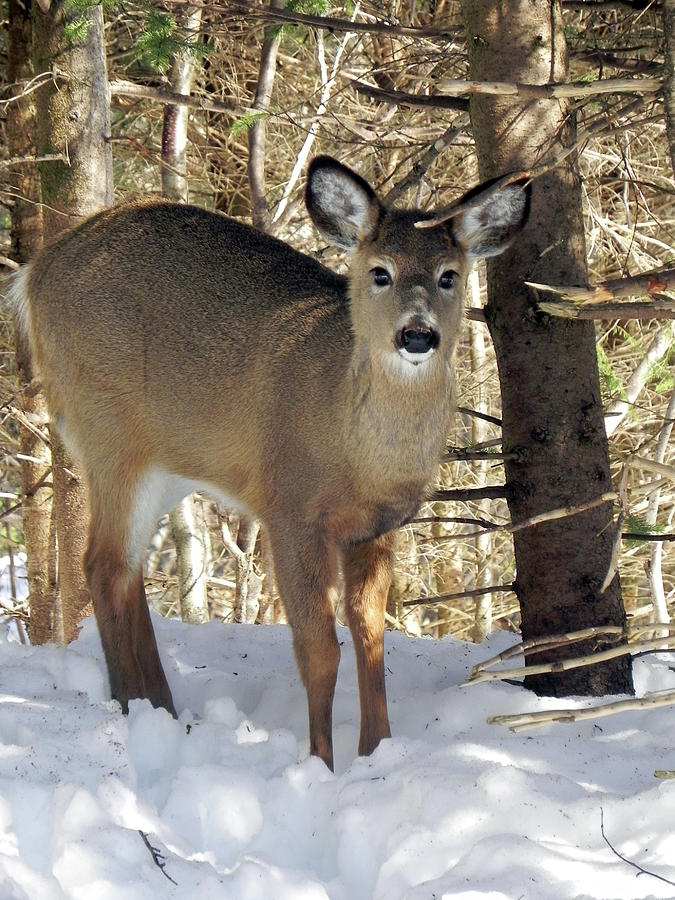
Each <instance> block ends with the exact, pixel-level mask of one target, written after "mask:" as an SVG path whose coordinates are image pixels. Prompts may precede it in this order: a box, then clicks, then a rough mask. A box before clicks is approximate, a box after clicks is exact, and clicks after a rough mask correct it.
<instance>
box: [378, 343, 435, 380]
mask: <svg viewBox="0 0 675 900" xmlns="http://www.w3.org/2000/svg"><path fill="white" fill-rule="evenodd" d="M433 355H434V351H433V350H429V352H428V353H408V351H407V350H397V351H395V352H394V353H387V354H385V355H384V357H383V362H384V365H385V366H386V368H387V369H388V370H389V372H390V373H391V374H393V375H394V376H395V377H396V378H405V379H410V378H412V379H416V378H423V377H424V375H425V374H426V373H427V372H428V371H429V367H428V366H427V365H425V363H426V362H427V361H428V360H429V359H430V357H432V356H433Z"/></svg>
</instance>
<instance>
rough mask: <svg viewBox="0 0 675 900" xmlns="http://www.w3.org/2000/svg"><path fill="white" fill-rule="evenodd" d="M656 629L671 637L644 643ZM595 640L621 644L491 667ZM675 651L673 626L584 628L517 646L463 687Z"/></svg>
mask: <svg viewBox="0 0 675 900" xmlns="http://www.w3.org/2000/svg"><path fill="white" fill-rule="evenodd" d="M655 628H659V629H662V630H663V631H666V632H669V633H670V637H660V638H658V639H651V640H643V639H641V638H640V635H642V634H645V633H649V632H652V631H654V629H655ZM592 638H597V639H604V640H615V641H622V643H620V644H617V646H615V647H609V648H607V649H606V650H600V651H598V652H596V653H588V654H586V655H584V656H577V657H571V658H569V659H560V660H553V661H551V662H546V663H540V664H537V665H527V666H515V667H513V668H509V669H498V670H494V669H492V668H491V667H492V666H495V665H497V664H499V663H502V662H507V661H508V660H511V659H513V658H514V657H516V656H520V655H522V656H525V657H526V658H529V657H530V656H533V655H534V654H536V653H543V652H544V651H551V650H558V649H560V648H561V647H565V646H569V645H571V644H575V643H579V642H580V641H588V640H591V639H592ZM671 647H673V648H675V625H671V624H670V623H666V622H664V623H661V622H656V623H654V622H651V623H649V624H648V625H629V626H626V627H622V626H620V625H602V626H591V627H590V628H583V629H581V630H579V631H572V632H569V633H568V634H557V635H548V636H546V637H541V638H533V639H532V640H529V641H522V642H521V643H519V644H514V646H513V647H509V648H508V650H504V651H503V652H502V653H499V654H498V655H497V656H493V657H491V658H490V659H487V660H484V661H483V662H481V663H478V664H477V665H475V666H474V667H473V668H472V669H471V674H470V675H469V677H468V678H467V680H466V681H465V682H464V683H463V685H462V687H467V686H469V685H472V684H480V683H481V682H483V681H503V680H505V679H514V678H523V677H525V676H526V675H542V674H545V673H550V672H566V671H568V670H570V669H579V668H582V667H584V666H590V665H593V664H594V663H597V662H605V661H606V660H609V659H614V658H616V657H617V656H625V655H626V654H627V653H637V652H640V653H643V652H646V651H650V650H662V649H670V648H671Z"/></svg>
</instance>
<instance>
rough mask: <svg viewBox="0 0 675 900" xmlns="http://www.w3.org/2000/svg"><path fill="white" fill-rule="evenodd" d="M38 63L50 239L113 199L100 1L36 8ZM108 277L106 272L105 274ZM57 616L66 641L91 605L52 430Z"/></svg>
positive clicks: (83, 514)
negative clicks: (78, 33)
mask: <svg viewBox="0 0 675 900" xmlns="http://www.w3.org/2000/svg"><path fill="white" fill-rule="evenodd" d="M80 17H85V18H86V20H87V23H88V27H87V31H86V35H85V36H84V37H83V38H82V39H81V40H80V41H75V42H70V41H69V40H68V38H67V36H66V30H65V29H66V25H67V24H68V23H72V22H73V21H74V20H75V19H76V18H80ZM33 27H34V45H33V46H34V56H33V58H34V64H35V68H36V70H37V71H39V72H44V71H49V70H50V69H51V70H52V71H53V72H54V78H53V79H52V80H51V81H50V82H48V83H46V84H45V85H43V86H42V87H41V88H40V89H39V90H38V91H36V103H37V110H38V135H37V137H38V149H39V151H40V152H41V153H50V152H60V153H65V154H66V156H67V159H68V162H67V163H63V162H45V163H42V164H41V184H42V198H43V202H44V204H45V207H44V227H45V235H46V237H47V239H51V238H52V237H53V236H55V235H56V234H58V233H59V232H61V231H63V230H64V228H66V227H68V226H69V225H71V224H75V223H76V222H77V221H79V220H80V219H83V218H85V217H87V216H90V215H92V214H93V213H94V212H96V211H97V210H98V209H100V208H101V207H103V206H107V205H110V204H111V203H112V198H113V188H112V184H113V182H112V156H111V150H110V141H109V138H110V104H109V94H108V79H107V72H106V60H105V43H104V36H103V14H102V11H101V7H100V6H96V7H93V8H92V9H90V10H89V11H88V12H86V13H84V14H83V13H80V12H77V11H76V10H75V9H74V7H73V6H69V5H67V4H66V2H65V0H57V2H53V3H52V4H51V6H50V7H49V9H48V10H47V12H43V11H42V10H40V9H39V8H38V7H37V6H36V7H35V10H34V19H33ZM101 275H102V277H104V273H101ZM52 457H53V482H54V503H55V519H56V533H57V542H58V580H59V613H58V614H57V615H56V617H55V637H56V638H57V640H60V641H62V642H65V643H67V642H68V641H70V640H73V639H74V638H75V637H76V636H77V631H78V621H79V619H80V617H81V615H82V613H83V612H84V611H86V610H87V607H88V604H89V592H88V590H87V586H86V581H85V577H84V572H83V567H82V556H83V553H84V549H85V545H86V532H87V528H88V514H87V500H86V491H85V487H84V483H83V478H82V472H81V470H80V469H79V467H78V466H76V465H75V463H74V462H73V461H72V459H70V457H69V455H68V453H67V451H66V449H65V447H64V446H63V444H62V442H61V439H60V438H59V437H58V435H57V434H56V433H55V432H54V431H52Z"/></svg>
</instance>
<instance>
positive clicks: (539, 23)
mask: <svg viewBox="0 0 675 900" xmlns="http://www.w3.org/2000/svg"><path fill="white" fill-rule="evenodd" d="M463 13H464V19H465V23H466V26H467V37H468V42H469V48H470V65H471V77H472V78H473V79H475V80H479V81H510V82H527V83H536V84H543V83H546V82H550V81H565V79H566V76H567V48H566V45H565V37H564V32H563V23H562V18H561V9H560V3H559V2H558V0H553V2H551V0H532V2H529V3H527V4H523V3H520V2H516V0H511V2H502V3H499V4H495V3H493V2H492V0H465V3H464V5H463ZM471 117H472V123H473V129H474V136H475V139H476V149H477V153H478V161H479V166H480V170H481V175H482V176H483V177H491V176H494V175H497V174H501V173H504V172H507V171H510V170H522V169H527V168H530V167H531V166H532V165H533V164H534V163H536V162H537V161H540V160H541V159H542V157H548V156H549V155H554V154H555V153H556V152H557V151H559V150H560V149H561V147H562V146H568V145H569V144H570V143H571V142H573V139H574V135H575V128H574V118H573V113H572V110H571V108H570V104H569V102H568V101H567V100H564V99H559V100H546V99H543V100H537V99H532V100H530V101H525V102H523V100H513V99H509V98H507V97H494V96H493V97H487V96H478V95H476V96H474V97H473V98H472V100H471ZM571 159H572V157H568V160H571ZM489 262H490V264H489V265H488V305H487V308H486V318H487V321H488V325H489V327H490V332H491V335H492V338H493V341H494V344H495V350H496V354H497V361H498V366H499V376H500V383H501V386H502V401H503V438H504V450H505V451H507V452H508V451H514V450H518V456H517V459H515V460H510V461H508V462H507V465H506V477H507V483H508V485H509V507H510V510H511V516H512V519H513V521H514V522H518V521H520V520H522V519H525V518H527V517H528V516H531V515H534V514H536V513H540V512H543V511H545V510H549V509H555V508H558V507H561V506H572V507H574V506H576V505H579V504H581V503H583V502H585V501H588V500H591V499H593V498H595V497H597V496H598V495H599V494H602V493H603V492H604V491H607V490H608V489H609V486H610V474H609V458H608V450H607V439H606V435H605V430H604V422H603V415H602V402H601V398H600V385H599V377H598V373H597V363H596V355H595V334H594V330H593V326H592V325H591V324H590V323H584V322H578V321H570V320H565V321H563V320H553V319H551V318H549V317H548V316H546V315H541V314H537V313H536V312H535V311H534V309H533V305H532V301H531V298H530V296H529V294H528V291H527V289H526V288H525V286H524V285H523V282H524V281H525V280H529V281H537V282H544V283H554V284H558V283H561V284H567V283H570V284H577V283H581V284H583V283H584V282H585V280H586V263H585V246H584V231H583V221H582V216H581V192H580V184H579V177H578V172H577V169H576V165H575V164H573V163H571V162H569V163H567V164H565V165H562V166H560V167H558V168H557V169H556V170H554V171H552V172H550V173H548V174H547V175H545V176H543V177H541V178H540V179H537V181H536V182H535V183H534V185H533V195H532V214H531V218H530V222H529V225H528V227H527V229H526V231H525V232H524V233H523V234H522V235H521V236H520V238H519V239H518V242H517V244H516V246H515V247H514V248H512V249H511V250H508V251H507V252H506V253H505V254H504V255H503V256H502V257H500V258H499V260H491V261H489ZM614 534H615V529H614V526H613V521H612V507H611V504H604V505H603V506H599V507H596V508H595V509H592V510H590V511H588V512H585V513H583V514H579V515H575V516H572V517H570V518H567V519H564V520H559V521H556V522H550V523H548V524H545V525H541V526H539V527H535V528H527V529H523V530H521V531H519V532H517V533H516V535H515V536H514V549H515V556H516V567H517V581H516V587H517V594H518V599H519V601H520V605H521V613H522V631H523V638H524V639H529V638H533V637H538V636H541V635H547V634H554V633H559V632H567V631H574V630H577V629H582V628H585V627H587V626H590V625H606V624H612V625H619V626H621V625H623V624H624V622H625V613H624V611H623V606H622V603H621V592H620V584H619V578H618V576H617V577H615V578H614V580H613V581H612V583H611V585H610V586H609V587H608V589H607V590H606V591H605V592H604V593H601V586H602V583H603V580H604V578H605V575H606V573H607V571H608V569H609V566H610V560H611V558H612V546H613V540H614ZM592 649H594V647H593V646H585V647H582V648H577V650H578V651H579V652H580V653H586V652H589V651H590V650H592ZM564 652H565V651H556V652H547V653H541V654H538V655H537V656H536V658H533V661H534V662H543V661H548V660H550V659H557V658H560V656H561V654H562V653H564ZM527 683H528V686H530V687H532V688H533V689H535V690H536V691H537V692H539V693H545V694H553V695H557V696H560V695H566V694H571V693H576V694H603V693H611V692H629V691H631V690H632V676H631V665H630V658H629V657H628V656H625V657H621V658H620V659H617V660H612V661H610V662H608V663H603V664H601V665H597V666H593V667H591V668H583V669H575V670H571V671H569V672H566V673H562V674H559V675H558V674H551V675H538V676H534V677H533V676H530V677H528V679H527Z"/></svg>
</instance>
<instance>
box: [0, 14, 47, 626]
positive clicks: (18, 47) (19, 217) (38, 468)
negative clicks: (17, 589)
mask: <svg viewBox="0 0 675 900" xmlns="http://www.w3.org/2000/svg"><path fill="white" fill-rule="evenodd" d="M8 13H9V28H8V33H9V40H8V47H7V79H8V81H9V83H10V85H14V87H13V88H11V87H10V91H11V92H12V95H13V96H14V97H15V99H14V100H13V101H12V105H11V111H10V115H9V116H8V117H7V149H8V151H9V155H10V157H14V158H22V157H30V156H32V155H34V153H35V148H36V146H37V142H36V137H35V128H36V120H35V96H34V95H33V94H31V93H25V92H24V90H23V87H22V84H21V82H22V81H23V82H28V81H30V79H31V78H32V77H33V75H34V74H35V71H34V68H33V64H32V59H31V49H32V40H33V28H32V20H31V5H30V3H27V4H23V3H20V2H18V0H9V7H8ZM15 172H16V176H15V177H16V184H17V189H18V190H17V194H16V200H15V201H14V206H13V209H12V250H13V254H14V258H15V259H16V260H17V262H21V263H25V262H28V260H29V259H30V258H31V257H32V256H34V255H35V253H37V252H38V250H39V249H40V247H41V246H42V206H41V204H40V177H39V172H38V169H37V166H36V165H35V164H34V163H32V164H31V163H28V164H24V165H18V166H17V167H16V169H15ZM16 366H17V374H18V379H19V390H20V392H21V408H22V409H23V411H24V413H25V416H26V419H27V420H28V421H29V422H30V423H31V425H32V427H27V426H26V425H24V424H20V425H19V435H20V437H19V440H20V453H21V484H22V494H23V497H22V504H21V506H22V520H23V522H22V524H23V534H24V543H25V547H26V576H27V582H28V603H29V608H30V621H29V625H28V634H29V637H30V640H31V643H33V644H43V643H45V642H46V641H48V640H50V639H51V637H52V613H53V607H54V594H53V591H52V590H51V586H50V583H49V574H48V573H49V563H50V555H51V542H52V538H53V534H52V529H51V507H52V489H51V480H50V477H49V474H50V468H51V455H50V452H49V445H48V442H47V435H46V433H43V423H45V422H46V420H47V413H46V409H45V403H44V398H43V396H42V394H41V393H40V392H39V391H38V390H37V389H36V387H35V386H34V384H33V367H32V363H31V359H30V354H29V350H28V345H27V343H26V341H25V340H24V338H23V336H22V335H21V334H19V333H17V335H16Z"/></svg>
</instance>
